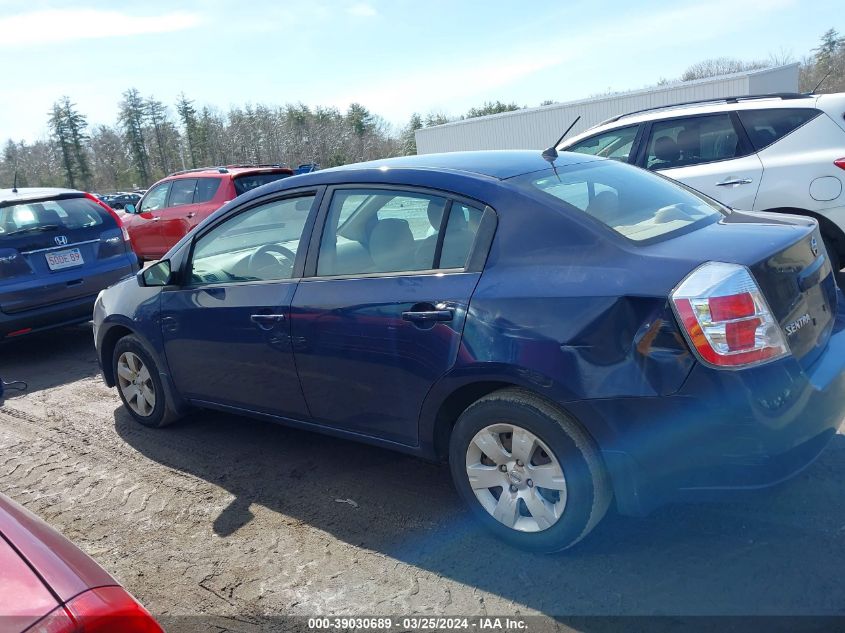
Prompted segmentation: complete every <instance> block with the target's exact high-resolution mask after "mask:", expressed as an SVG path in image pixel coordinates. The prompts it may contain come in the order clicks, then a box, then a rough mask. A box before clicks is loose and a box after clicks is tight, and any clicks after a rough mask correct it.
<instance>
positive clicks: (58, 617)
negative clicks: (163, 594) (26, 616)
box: [27, 587, 164, 633]
mask: <svg viewBox="0 0 845 633" xmlns="http://www.w3.org/2000/svg"><path fill="white" fill-rule="evenodd" d="M27 633H164V629H162V628H161V626H159V624H158V622H156V621H155V620H154V619H153V616H151V615H150V613H149V611H147V610H146V609H145V608H144V607H142V606H141V605H140V603H139V602H138V601H137V600H135V598H133V597H132V596H131V595H129V593H128V592H127V591H126V590H125V589H124V588H123V587H100V588H98V589H89V590H88V591H86V592H85V593H81V594H79V595H78V596H76V597H75V598H73V599H72V600H71V601H70V602H68V603H67V604H65V605H64V606H63V607H59V608H58V609H56V610H55V611H53V612H52V613H50V614H48V615H47V616H45V617H44V618H43V619H42V620H40V621H38V622H37V623H36V624H35V625H34V626H33V627H32V628H30V629H27Z"/></svg>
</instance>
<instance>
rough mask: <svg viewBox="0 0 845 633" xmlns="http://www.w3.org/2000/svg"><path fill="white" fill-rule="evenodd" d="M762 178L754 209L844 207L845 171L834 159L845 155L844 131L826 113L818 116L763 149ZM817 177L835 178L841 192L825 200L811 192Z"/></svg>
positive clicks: (822, 210) (814, 209)
mask: <svg viewBox="0 0 845 633" xmlns="http://www.w3.org/2000/svg"><path fill="white" fill-rule="evenodd" d="M758 156H759V157H760V160H761V161H762V162H763V178H762V180H761V182H760V189H759V191H758V193H757V200H756V202H755V204H754V209H755V210H757V211H765V210H767V209H778V208H783V207H793V208H796V209H806V210H808V211H818V212H820V213H822V214H824V210H825V209H829V208H835V207H842V206H845V186H841V185H843V184H845V171H843V170H841V169H839V168H838V167H836V165H834V164H833V161H834V160H836V159H839V158H843V157H845V130H843V129H842V128H841V127H839V125H837V124H836V123H834V121H833V119H831V118H830V117H829V116H827V115H826V114H824V113H823V114H821V115H820V116H817V117H816V118H815V119H813V120H812V121H809V122H808V123H806V124H805V125H803V126H801V127H800V128H798V129H797V130H795V131H794V132H792V133H791V134H788V135H786V136H785V137H783V138H782V139H780V140H779V141H777V142H775V143H772V144H771V145H769V146H768V147H766V148H764V149H762V150H761V151H760V152H759V153H758ZM817 178H835V179H836V180H838V181H839V182H840V183H841V185H840V193H839V195H837V196H836V197H834V198H831V199H828V200H816V199H814V198H813V197H812V196H811V195H810V185H811V183H812V182H813V181H814V180H815V179H817ZM842 228H843V229H845V227H842Z"/></svg>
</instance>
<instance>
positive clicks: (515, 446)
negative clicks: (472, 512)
mask: <svg viewBox="0 0 845 633" xmlns="http://www.w3.org/2000/svg"><path fill="white" fill-rule="evenodd" d="M466 474H467V477H468V479H469V484H470V487H471V488H472V491H473V492H474V493H475V496H476V498H477V499H478V501H479V503H480V504H481V506H482V507H483V508H484V509H485V510H486V511H487V512H488V513H489V514H490V516H492V517H493V518H494V519H496V520H497V521H499V522H500V523H502V524H503V525H505V526H507V527H509V528H511V529H514V530H517V531H520V532H540V531H542V530H547V529H548V528H550V527H552V526H553V525H554V524H555V523H557V522H558V520H559V519H560V517H561V516H562V515H563V511H564V508H565V507H566V478H565V477H564V474H563V468H562V467H561V465H560V462H559V461H558V459H557V457H555V455H554V453H552V451H551V450H550V449H549V447H548V446H547V445H546V444H545V443H544V442H543V441H542V440H541V439H540V438H539V437H537V436H536V435H534V433H532V432H531V431H528V430H526V429H524V428H522V427H520V426H517V425H515V424H508V423H497V424H491V425H490V426H487V427H485V428H483V429H481V430H480V431H479V432H478V433H476V434H475V437H473V438H472V441H471V442H470V443H469V446H468V447H467V451H466Z"/></svg>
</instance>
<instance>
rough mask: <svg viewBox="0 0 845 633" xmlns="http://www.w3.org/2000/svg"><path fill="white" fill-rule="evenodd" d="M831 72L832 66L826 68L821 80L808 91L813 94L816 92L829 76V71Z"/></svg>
mask: <svg viewBox="0 0 845 633" xmlns="http://www.w3.org/2000/svg"><path fill="white" fill-rule="evenodd" d="M832 72H833V69H832V68H831V69H830V70H828V71H827V72H826V73H825V75H824V77H822V80H821V81H820V82H819V83H817V84H816V87H815V88H813V90H812V92H810V94H815V93H816V90H818V89H819V88H821V87H822V84H823V83H824V82H825V80H826V79H827V78H828V77H830V73H832Z"/></svg>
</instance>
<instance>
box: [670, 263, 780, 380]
mask: <svg viewBox="0 0 845 633" xmlns="http://www.w3.org/2000/svg"><path fill="white" fill-rule="evenodd" d="M671 299H672V305H673V306H674V308H675V312H676V313H677V316H678V318H679V320H680V322H681V325H682V326H683V328H682V329H683V330H684V334H685V335H686V337H687V340H688V341H689V342H690V344H691V345H692V347H693V348H694V349H695V351H696V352H698V354H699V356H700V357H701V359H702V360H703V361H705V362H706V363H708V364H710V365H713V366H715V367H733V368H738V367H748V366H750V365H756V364H759V363H762V362H766V361H770V360H774V359H775V358H780V357H782V356H786V355H787V354H789V353H790V352H789V348H788V347H787V345H786V341H785V340H784V337H783V333H782V332H781V329H780V326H779V325H778V323H777V321H776V320H775V317H774V315H773V314H772V311H771V309H770V308H769V304H768V303H767V302H766V299H765V297H763V293H762V292H761V291H760V287H759V286H758V285H757V282H756V281H754V278H753V277H752V276H751V273H750V272H749V271H748V269H747V268H746V267H745V266H740V265H738V264H726V263H722V262H707V263H706V264H703V265H702V266H699V267H698V268H696V269H695V270H694V271H692V272H691V273H690V274H689V275H688V276H687V277H686V279H684V280H683V281H682V282H681V284H680V285H679V286H678V287H677V288H676V289H675V290H674V291H673V292H672V295H671Z"/></svg>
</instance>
